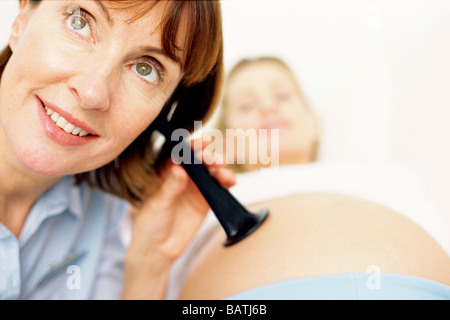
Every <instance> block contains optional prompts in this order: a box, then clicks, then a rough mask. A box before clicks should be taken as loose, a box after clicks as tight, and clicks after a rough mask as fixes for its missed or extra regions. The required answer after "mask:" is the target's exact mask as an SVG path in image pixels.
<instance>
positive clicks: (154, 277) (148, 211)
mask: <svg viewBox="0 0 450 320" xmlns="http://www.w3.org/2000/svg"><path fill="white" fill-rule="evenodd" d="M194 145H196V144H195V143H194ZM205 146H206V143H203V144H202V147H203V148H204V147H205ZM205 157H206V155H203V160H206V159H205ZM208 160H209V161H207V162H208V163H211V162H213V161H211V159H208ZM221 163H223V161H214V163H213V164H212V165H209V166H208V169H209V171H210V172H211V173H212V175H213V176H214V177H215V178H216V179H217V180H218V181H219V183H220V184H221V185H222V186H224V187H226V188H229V187H231V186H232V185H234V183H235V180H234V175H233V174H232V173H231V172H230V171H228V170H226V169H224V168H223V166H222V164H221ZM208 210H209V206H208V204H207V203H206V201H205V199H204V198H203V196H202V194H201V193H200V191H199V190H198V189H197V187H196V186H195V184H194V183H193V182H192V180H191V179H190V178H189V176H188V174H187V173H186V171H184V169H183V168H182V167H181V166H179V165H174V164H169V165H168V166H167V168H166V170H165V172H164V174H163V177H162V179H161V187H160V189H159V191H158V192H157V193H156V194H155V195H154V196H152V197H151V198H150V199H148V200H147V201H146V202H145V203H144V204H143V206H142V207H141V208H139V209H134V210H133V212H132V219H133V232H132V240H131V244H130V247H129V250H128V252H127V257H126V261H125V279H124V280H125V282H124V292H123V297H124V298H132V299H135V298H143V299H159V298H163V297H164V290H165V287H166V283H167V278H168V273H169V271H170V267H171V265H172V263H173V261H174V260H175V259H176V258H177V257H179V256H180V254H181V253H182V252H183V251H184V250H185V249H186V247H187V245H188V244H189V243H190V241H191V240H192V238H193V236H194V235H195V233H196V231H197V230H198V228H199V227H200V225H201V223H202V221H203V219H204V217H205V215H206V213H207V212H208Z"/></svg>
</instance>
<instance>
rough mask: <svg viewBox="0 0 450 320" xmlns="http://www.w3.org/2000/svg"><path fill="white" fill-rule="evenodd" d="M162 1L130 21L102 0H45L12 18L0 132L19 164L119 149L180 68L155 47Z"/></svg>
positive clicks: (99, 157)
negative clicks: (9, 55)
mask: <svg viewBox="0 0 450 320" xmlns="http://www.w3.org/2000/svg"><path fill="white" fill-rule="evenodd" d="M163 9H164V6H162V5H157V6H156V7H155V8H154V9H152V10H151V11H150V12H149V13H148V14H147V15H145V16H143V17H141V18H139V19H138V20H136V21H134V22H127V18H129V12H124V11H121V10H113V9H111V8H109V7H108V3H107V2H106V1H104V2H103V1H43V2H42V3H41V4H39V5H38V6H36V7H33V8H31V7H30V5H28V6H27V7H25V8H23V9H22V10H21V13H20V15H19V17H18V18H17V19H16V21H15V23H14V25H13V32H12V34H11V37H10V47H11V49H12V51H13V55H12V57H11V59H10V61H9V62H8V64H7V66H6V68H5V71H4V73H3V76H2V80H1V88H0V121H1V127H2V129H0V130H3V131H0V139H3V140H2V141H1V142H6V143H7V145H8V146H10V147H11V150H12V152H13V153H14V154H15V156H16V158H17V159H19V160H20V162H21V163H22V164H23V165H25V167H26V168H28V169H30V170H32V171H34V172H36V173H39V174H43V175H49V176H60V175H65V174H73V173H79V172H85V171H89V170H92V169H95V168H98V167H100V166H102V165H104V164H106V163H108V162H110V161H111V160H113V159H114V158H116V157H117V156H118V155H119V154H120V153H121V152H122V151H123V150H124V149H125V148H126V147H127V146H128V145H129V144H130V143H131V142H132V141H133V140H134V139H135V138H136V137H137V136H138V135H139V134H140V133H141V132H142V131H143V130H145V128H146V127H147V126H148V125H149V124H150V123H151V122H152V121H153V120H154V119H155V117H156V116H157V114H158V113H159V111H160V110H161V109H162V107H163V105H164V103H165V101H166V100H167V99H168V98H169V96H170V95H171V93H172V92H173V91H174V89H175V87H176V86H177V84H178V82H179V81H180V79H181V77H182V72H181V69H180V65H179V64H178V63H177V62H175V61H173V60H171V59H170V58H169V57H167V56H166V55H165V54H164V53H163V51H162V50H161V35H160V29H158V25H159V23H160V19H161V15H162V10H163Z"/></svg>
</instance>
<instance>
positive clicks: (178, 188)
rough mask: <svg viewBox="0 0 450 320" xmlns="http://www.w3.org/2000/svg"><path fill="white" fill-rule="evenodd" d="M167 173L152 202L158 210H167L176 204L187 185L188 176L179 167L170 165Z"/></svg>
mask: <svg viewBox="0 0 450 320" xmlns="http://www.w3.org/2000/svg"><path fill="white" fill-rule="evenodd" d="M167 171H168V172H167V176H166V177H165V179H164V181H163V182H162V185H161V187H160V189H159V190H158V192H157V193H156V195H155V196H154V201H152V203H153V204H157V206H158V207H160V208H167V207H169V206H171V205H172V204H173V203H174V202H176V200H177V198H178V197H179V196H180V195H181V194H182V193H183V192H184V190H185V189H186V186H187V183H188V175H187V173H186V171H184V169H183V168H181V167H180V166H176V165H172V166H170V167H169V168H168V170H167Z"/></svg>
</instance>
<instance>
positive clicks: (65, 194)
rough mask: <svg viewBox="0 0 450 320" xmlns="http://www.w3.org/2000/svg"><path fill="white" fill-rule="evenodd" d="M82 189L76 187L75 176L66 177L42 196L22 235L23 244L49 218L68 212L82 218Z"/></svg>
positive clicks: (29, 216) (33, 208)
mask: <svg viewBox="0 0 450 320" xmlns="http://www.w3.org/2000/svg"><path fill="white" fill-rule="evenodd" d="M81 188H82V186H75V184H74V177H73V176H64V177H63V178H61V179H60V180H59V181H58V182H57V183H56V184H55V185H53V186H52V187H51V188H50V189H48V190H47V191H46V192H45V193H44V194H42V195H41V196H40V197H39V199H38V200H37V201H36V203H35V204H34V206H33V207H32V208H31V211H30V213H29V215H28V218H27V221H26V222H25V225H24V227H23V229H22V232H21V233H20V241H21V243H25V242H27V241H28V239H29V238H30V237H31V235H33V234H34V233H35V232H36V230H37V229H38V228H39V226H40V225H41V223H42V222H43V221H44V220H45V219H47V218H48V217H51V216H56V215H59V214H62V213H64V212H68V213H69V214H72V215H73V216H74V217H76V218H79V217H81V215H82V214H83V206H82V200H81V193H82V191H81Z"/></svg>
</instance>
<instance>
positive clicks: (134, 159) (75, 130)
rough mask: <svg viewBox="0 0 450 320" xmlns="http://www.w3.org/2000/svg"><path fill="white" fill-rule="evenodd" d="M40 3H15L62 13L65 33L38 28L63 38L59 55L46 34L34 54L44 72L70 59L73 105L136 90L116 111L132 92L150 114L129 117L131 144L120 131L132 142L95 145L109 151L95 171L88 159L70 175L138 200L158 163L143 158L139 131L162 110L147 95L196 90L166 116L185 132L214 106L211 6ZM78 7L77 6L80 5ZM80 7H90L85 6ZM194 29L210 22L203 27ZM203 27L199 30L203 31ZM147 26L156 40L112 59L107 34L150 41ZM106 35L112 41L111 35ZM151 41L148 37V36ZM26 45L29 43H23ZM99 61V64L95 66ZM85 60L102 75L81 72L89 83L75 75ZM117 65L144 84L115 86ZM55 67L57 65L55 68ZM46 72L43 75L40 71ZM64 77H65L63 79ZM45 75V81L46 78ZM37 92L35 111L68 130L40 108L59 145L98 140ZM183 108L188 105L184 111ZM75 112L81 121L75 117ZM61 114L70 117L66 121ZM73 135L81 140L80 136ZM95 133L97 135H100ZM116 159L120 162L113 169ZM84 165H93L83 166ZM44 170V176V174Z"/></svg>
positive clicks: (147, 137)
mask: <svg viewBox="0 0 450 320" xmlns="http://www.w3.org/2000/svg"><path fill="white" fill-rule="evenodd" d="M41 2H42V1H40V0H33V1H30V4H29V5H28V4H27V2H26V1H21V4H22V7H26V6H27V5H28V6H29V8H30V9H31V8H33V7H36V8H33V9H31V10H42V11H44V10H45V11H46V12H47V11H48V10H52V11H49V12H48V13H50V14H53V15H54V19H57V18H60V17H58V15H57V13H58V12H61V13H62V17H63V18H64V23H63V24H64V25H63V27H64V28H65V29H66V30H65V31H69V34H67V35H63V34H61V35H60V34H56V33H55V32H56V30H54V31H53V30H52V31H50V30H46V32H47V31H50V32H49V35H50V34H52V36H53V37H55V39H54V40H57V39H56V36H58V39H60V38H59V37H60V36H64V37H66V38H67V40H66V41H67V42H65V44H64V47H63V48H62V50H61V52H62V53H64V56H63V55H60V54H59V52H55V49H56V47H55V46H54V45H53V44H50V37H49V36H48V35H47V34H45V35H42V39H48V41H47V43H48V46H47V48H46V49H47V50H45V51H44V50H42V51H41V52H42V53H44V52H45V55H46V57H44V58H43V59H45V60H41V61H40V62H39V63H40V65H41V66H42V68H46V69H47V70H52V69H54V70H55V72H58V73H59V74H68V73H69V72H72V70H69V65H68V61H72V63H71V66H73V72H74V71H75V70H76V71H77V77H78V79H79V83H80V85H82V86H85V87H83V88H80V89H78V88H77V87H76V85H73V87H72V88H70V89H69V91H71V92H72V93H74V94H73V97H75V100H77V101H76V102H77V103H78V104H80V105H82V104H84V105H85V106H87V107H88V106H92V108H94V109H102V108H108V107H109V106H110V105H111V103H112V101H111V97H112V96H111V95H110V94H109V93H108V92H113V91H115V90H116V89H119V88H123V89H125V90H126V91H128V92H131V91H132V90H134V89H135V88H138V90H136V91H134V92H133V93H134V94H132V95H131V97H127V98H125V97H121V98H120V104H121V108H126V109H127V110H128V111H129V110H130V106H131V104H132V103H133V102H134V101H135V100H136V97H139V101H138V102H139V108H144V110H146V111H147V112H150V114H149V115H148V116H145V117H143V116H142V114H141V117H140V119H141V120H142V124H139V123H138V122H136V121H134V122H133V127H134V128H135V129H136V131H141V132H142V131H143V132H142V133H141V134H140V135H139V137H138V139H135V140H134V139H133V140H134V141H133V142H132V139H131V138H134V137H132V136H131V135H127V137H129V138H130V139H128V141H127V142H128V143H127V144H123V145H124V146H125V145H128V144H130V142H132V143H131V145H129V147H128V148H127V149H126V150H125V151H124V152H122V151H123V148H114V150H111V151H108V152H105V151H104V150H99V153H103V154H104V155H107V156H111V155H114V157H112V158H113V159H112V161H109V162H108V163H106V164H104V165H102V166H100V167H99V168H94V167H98V164H95V165H94V166H92V167H91V168H88V169H89V170H78V171H81V172H72V173H77V176H76V177H77V182H78V183H81V182H83V181H89V182H90V183H91V185H94V186H99V187H101V188H103V189H105V190H106V191H109V192H112V193H114V194H116V195H119V196H121V197H124V198H126V199H127V200H129V201H132V202H133V203H135V204H138V203H140V202H142V200H143V199H144V198H145V197H147V196H148V195H149V194H151V193H152V192H154V191H155V188H154V172H155V170H154V166H153V164H155V163H156V164H161V163H162V162H163V161H156V160H155V159H151V156H150V155H152V154H154V150H153V149H154V147H153V144H152V140H151V134H152V132H150V131H145V130H144V129H145V127H147V126H148V124H149V123H150V122H151V120H152V119H154V118H155V117H156V114H157V112H158V111H159V110H160V109H161V107H162V105H159V106H158V107H152V102H153V101H155V92H156V91H158V92H159V93H160V96H161V97H159V96H157V97H158V99H157V100H158V101H159V102H162V101H163V100H164V99H167V98H168V97H169V96H170V94H171V93H172V92H173V91H174V89H175V87H176V85H178V90H177V91H176V93H175V94H178V95H180V94H181V92H182V91H183V90H182V89H183V88H191V89H192V90H194V91H195V90H199V93H201V94H197V95H196V96H195V97H194V98H190V97H186V95H184V96H185V99H186V101H185V102H184V105H186V106H187V107H186V108H178V109H177V112H176V113H175V114H174V115H173V118H172V122H173V123H174V124H175V125H176V126H178V127H180V128H186V129H188V130H192V129H193V122H194V120H206V119H207V118H208V117H209V115H211V113H212V110H213V108H212V107H213V106H215V105H216V102H217V94H214V93H215V92H216V93H217V92H219V90H218V89H219V88H220V86H221V81H222V68H223V67H222V38H221V31H222V30H221V19H220V10H219V7H218V5H217V3H214V1H213V2H208V1H206V2H203V1H167V2H163V3H159V4H158V2H154V1H108V2H106V3H103V2H102V1H88V2H82V3H80V4H79V6H78V5H77V2H76V1H75V2H73V1H72V2H54V3H53V4H51V6H45V7H44V8H38V5H39V3H41ZM44 2H45V1H44ZM81 5H84V6H85V7H84V8H83V7H81ZM47 8H48V9H47ZM88 8H89V10H90V11H88ZM149 14H156V15H157V16H158V19H157V20H155V21H158V23H154V22H153V23H148V22H147V21H144V20H142V18H143V17H145V16H146V15H147V16H148V15H149ZM21 16H22V18H20V20H19V22H20V23H22V21H23V20H25V19H28V16H31V14H28V11H26V10H24V11H23V12H22V14H21ZM115 20H117V21H116V24H114V23H115ZM117 22H121V24H120V25H124V26H126V28H121V29H119V28H113V26H117ZM152 24H153V25H152ZM146 25H152V27H151V28H149V27H146ZM202 26H210V27H209V28H203V27H202ZM141 27H142V28H141ZM139 29H141V30H147V32H146V33H143V32H142V31H141V32H139V31H137V30H139ZM180 30H181V31H180ZM206 30H207V32H205V31H206ZM155 31H160V32H161V33H160V35H159V37H160V39H156V41H152V45H150V46H148V45H146V44H145V45H142V46H141V47H139V50H137V51H136V52H132V51H131V50H130V52H129V53H127V55H129V56H128V57H125V58H126V60H129V61H119V60H118V58H121V59H122V58H123V57H119V55H117V52H118V51H117V50H118V48H119V47H122V44H123V43H120V42H119V41H109V38H108V36H110V34H108V33H109V32H115V35H118V34H119V32H121V33H122V36H123V37H122V40H130V39H132V40H136V41H133V42H131V43H136V44H138V43H140V42H142V43H145V41H146V40H147V39H148V40H150V39H152V35H153V34H152V33H154V32H155ZM107 35H108V36H107ZM110 38H111V39H114V40H116V39H117V38H118V37H110ZM153 38H155V37H154V36H153ZM194 38H195V41H194ZM58 42H59V41H58ZM82 42H84V43H82ZM194 43H195V45H194ZM79 44H81V46H80V47H79V48H74V47H73V46H74V45H79ZM28 45H29V46H30V43H29V44H28ZM43 45H45V44H44V43H42V42H40V43H39V46H41V47H42V46H43ZM95 46H97V47H100V46H101V47H102V48H103V50H102V51H100V50H96V51H95V50H94V47H95ZM114 46H115V47H114ZM30 47H31V46H30ZM36 47H37V44H36ZM136 47H138V46H136ZM133 49H134V48H133ZM75 50H77V51H75ZM80 50H82V51H80ZM30 52H33V56H34V59H35V61H38V57H37V55H36V54H37V52H36V50H32V51H30ZM49 52H54V54H53V55H52V56H50V55H49ZM75 52H77V53H78V57H79V59H78V60H75V59H73V57H75V54H74V53H75ZM95 52H98V54H97V55H96V56H97V60H95V58H93V55H92V54H93V53H95ZM11 53H12V52H11V48H10V47H9V46H8V47H7V48H6V49H5V50H4V51H3V52H2V54H1V56H0V72H1V73H3V69H4V68H5V65H6V63H7V62H8V61H9V59H10V56H11ZM56 54H58V56H56ZM72 55H73V57H72ZM69 57H70V58H69ZM91 57H92V58H91ZM114 58H116V60H117V61H113V60H112V59H114ZM67 59H70V60H67ZM108 59H109V60H108ZM20 60H21V61H25V60H22V59H20ZM44 61H47V64H46V65H43V64H42V62H44ZM100 61H101V62H103V63H99V62H100ZM88 62H89V63H92V64H93V65H95V67H94V68H95V69H96V70H97V74H98V75H99V76H102V77H103V78H102V79H97V78H98V77H97V78H95V77H92V72H91V69H90V70H89V73H87V74H86V75H85V76H86V78H89V81H86V79H83V78H82V76H83V75H81V71H82V69H81V67H82V66H84V65H85V64H86V63H88ZM117 62H118V63H122V64H123V65H122V66H121V68H123V67H126V68H127V69H128V70H126V71H132V72H134V73H135V75H138V76H139V77H140V78H141V79H140V80H144V81H145V82H146V83H143V82H142V81H136V80H137V79H133V78H131V79H127V78H126V77H125V76H123V75H122V74H121V78H122V79H120V81H123V82H122V83H121V82H120V81H119V80H118V81H113V80H115V79H117V78H118V77H115V75H117V74H119V72H120V73H121V72H122V71H121V70H120V69H118V68H114V67H113V63H117ZM26 67H28V66H26ZM57 67H63V68H61V70H56V68H57ZM102 68H103V69H102ZM86 70H87V69H86ZM38 72H39V76H40V75H41V72H42V71H41V70H38ZM113 72H116V74H113ZM46 73H48V74H49V72H48V71H47V72H46ZM28 75H29V72H28ZM127 76H128V75H127ZM72 78H74V77H72ZM134 78H136V77H134ZM67 79H69V77H68V76H67ZM125 79H127V81H126V82H125V81H124V80H125ZM49 80H50V81H53V80H52V79H49ZM128 80H130V81H128ZM74 81H75V80H74ZM102 81H103V82H102ZM106 83H109V84H110V85H109V86H108V87H109V88H108V87H107V86H104V84H106ZM113 86H115V87H113ZM132 87H134V88H132ZM107 89H109V91H108V92H106V90H107ZM58 95H59V96H61V95H62V93H58ZM37 97H38V100H40V103H41V104H42V106H43V108H45V109H46V110H45V111H46V112H47V114H48V115H49V116H51V119H52V120H53V122H55V123H56V124H57V126H59V127H61V129H63V130H64V131H66V132H67V133H71V135H65V134H64V133H63V132H62V131H60V130H58V128H56V127H55V126H52V122H49V121H48V117H45V116H42V115H43V114H44V113H43V112H41V113H40V114H41V118H42V121H43V122H45V123H46V124H45V126H46V127H47V128H49V130H50V131H53V133H54V134H53V135H52V136H53V137H55V138H56V139H57V140H58V141H59V142H61V143H63V144H65V145H68V146H73V145H81V144H84V143H85V142H87V141H92V140H95V139H94V137H99V135H98V134H94V132H95V130H94V129H93V128H92V127H91V126H88V124H87V123H85V124H84V125H81V123H80V122H82V121H80V120H78V119H77V116H76V115H75V114H72V115H71V114H70V113H71V112H70V111H69V112H68V111H66V109H69V108H70V105H69V104H67V106H64V104H63V103H62V102H59V101H54V102H52V101H47V100H45V97H46V95H45V94H43V95H42V96H40V95H38V96H37ZM73 97H72V99H73ZM149 97H150V98H149ZM60 98H61V100H62V99H63V98H62V97H60ZM177 98H178V97H176V96H174V97H172V99H171V101H176V100H177ZM58 105H59V106H58ZM191 105H192V106H194V105H195V106H196V107H195V108H192V107H191ZM188 108H189V109H188ZM41 111H42V110H41ZM118 114H121V116H120V117H121V118H123V112H122V110H119V112H118ZM59 116H60V117H59ZM78 117H81V118H82V116H81V115H80V116H78ZM69 118H70V119H71V121H69ZM58 121H59V123H58ZM96 121H97V120H94V119H92V120H91V121H88V122H93V123H95V122H96ZM130 124H131V122H130ZM88 127H89V128H88ZM120 127H121V128H120V129H121V130H117V133H119V132H120V131H123V129H124V127H123V125H121V126H120ZM52 128H53V129H52ZM85 136H87V137H85ZM79 137H85V138H84V139H80V138H79ZM101 137H102V135H100V138H101ZM97 140H100V139H97ZM60 156H61V154H58V157H60ZM33 162H34V161H33ZM119 163H120V166H118V164H119ZM92 169H95V170H94V171H90V170H92ZM47 174H52V173H51V172H48V173H47Z"/></svg>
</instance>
